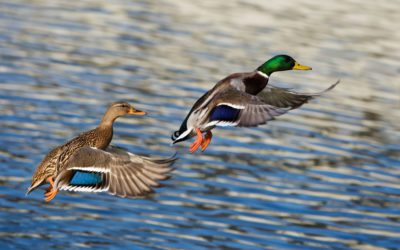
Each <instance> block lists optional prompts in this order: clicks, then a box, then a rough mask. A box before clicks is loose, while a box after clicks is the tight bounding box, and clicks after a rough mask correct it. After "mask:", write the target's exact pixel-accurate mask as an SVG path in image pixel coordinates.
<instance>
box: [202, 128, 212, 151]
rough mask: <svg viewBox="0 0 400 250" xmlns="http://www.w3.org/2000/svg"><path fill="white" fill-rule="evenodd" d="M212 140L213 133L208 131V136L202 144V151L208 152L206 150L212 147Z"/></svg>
mask: <svg viewBox="0 0 400 250" xmlns="http://www.w3.org/2000/svg"><path fill="white" fill-rule="evenodd" d="M211 139H212V133H211V131H207V134H206V136H205V138H204V141H203V142H202V143H201V151H202V152H203V151H204V150H206V148H207V147H208V145H210V142H211Z"/></svg>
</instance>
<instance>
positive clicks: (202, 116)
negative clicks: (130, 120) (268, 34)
mask: <svg viewBox="0 0 400 250" xmlns="http://www.w3.org/2000/svg"><path fill="white" fill-rule="evenodd" d="M285 70H311V67H309V66H304V65H301V64H299V63H298V62H296V61H295V60H294V59H293V58H292V57H290V56H288V55H277V56H274V57H272V58H271V59H269V60H268V61H266V62H265V63H263V64H262V65H261V66H260V67H258V68H257V69H256V70H255V71H252V72H245V73H234V74H231V75H229V76H227V77H226V78H224V79H222V80H221V81H219V82H218V83H217V84H216V85H215V86H214V87H213V88H212V89H211V90H209V91H208V92H206V93H205V94H204V95H203V96H202V97H200V99H198V100H197V101H196V103H195V104H194V105H193V107H192V109H191V110H190V112H189V114H188V115H187V116H186V118H185V120H184V121H183V122H182V125H181V127H180V129H179V130H178V131H175V132H174V133H173V134H172V136H171V139H172V141H173V144H175V143H178V142H181V141H185V140H188V139H190V138H192V137H195V136H197V138H196V140H195V141H194V143H193V144H192V145H191V146H190V149H189V151H190V152H191V153H193V152H195V151H196V150H197V149H198V148H199V147H201V150H202V151H204V150H205V149H206V148H207V147H208V145H209V144H210V142H211V139H212V133H211V130H212V129H213V128H214V127H216V126H221V127H224V126H237V127H255V126H258V125H261V124H265V123H267V121H270V120H273V119H274V117H276V116H279V115H282V114H284V113H286V112H287V111H289V110H291V109H295V108H298V107H300V106H301V105H303V104H304V103H306V102H307V101H308V100H310V99H311V98H313V97H316V96H318V95H320V94H322V93H324V92H326V91H328V90H330V89H332V88H334V87H335V86H336V84H338V82H337V83H335V84H333V85H332V86H330V87H329V88H328V89H326V90H324V91H322V92H320V93H313V94H306V93H297V92H294V91H290V90H288V89H283V88H278V87H274V86H270V85H268V86H267V84H268V80H269V77H270V75H271V74H272V73H274V72H277V71H285ZM264 89H265V90H264ZM263 90H264V91H263ZM203 133H205V135H204V136H203Z"/></svg>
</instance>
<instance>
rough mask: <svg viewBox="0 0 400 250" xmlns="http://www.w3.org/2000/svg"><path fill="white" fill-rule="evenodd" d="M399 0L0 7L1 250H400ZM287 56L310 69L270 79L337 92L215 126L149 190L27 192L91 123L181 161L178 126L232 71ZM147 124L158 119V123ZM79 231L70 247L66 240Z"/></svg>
mask: <svg viewBox="0 0 400 250" xmlns="http://www.w3.org/2000/svg"><path fill="white" fill-rule="evenodd" d="M399 7H400V6H399V4H398V3H397V2H396V1H383V2H379V3H375V2H374V1H367V2H365V1H363V2H361V1H352V2H346V3H324V4H321V3H320V2H319V1H315V0H307V1H303V2H293V1H289V2H282V1H269V2H268V4H266V3H265V2H263V1H247V0H246V1H230V2H229V3H222V2H215V1H202V2H201V3H198V2H183V1H168V2H163V1H161V2H160V1H135V2H129V3H128V2H126V1H113V2H108V1H83V2H82V1H57V2H43V1H25V0H21V1H13V2H0V20H1V22H0V90H1V91H0V122H1V128H2V130H1V132H0V162H1V166H2V174H0V184H1V185H0V200H1V206H0V215H1V216H0V241H1V245H2V247H3V248H4V249H15V248H16V249H28V248H29V249H31V248H32V247H39V248H41V249H42V248H67V249H68V248H69V249H77V248H87V247H96V248H97V249H120V248H134V249H149V248H150V249H151V248H154V249H196V248H198V249H209V248H226V249H261V248H265V249H396V248H398V245H399V244H400V242H399V240H398V239H399V237H400V235H399V226H400V224H399V218H400V215H399V212H398V204H399V195H400V185H399V183H400V175H399V171H398V168H399V166H400V161H399V159H400V153H399V152H400V145H399V139H400V136H399V135H400V134H399V132H398V131H399V130H400V127H399V123H398V121H399V119H400V109H399V107H400V99H399V93H400V86H399V84H398V80H397V79H398V77H397V76H398V72H399V64H398V61H399V59H400V58H399V56H398V55H400V51H399V46H398V45H397V44H398V39H397V36H396V34H397V33H398V32H397V29H396V27H395V25H393V23H396V22H395V21H394V20H397V19H396V18H397V14H398V13H397V9H399ZM277 53H289V54H291V55H293V56H294V57H296V58H298V59H299V60H300V61H301V62H303V63H304V64H306V65H311V66H312V67H313V69H314V70H313V71H312V72H290V73H283V72H282V73H281V74H276V75H273V79H272V81H271V82H273V84H275V85H278V86H282V87H293V88H295V89H297V90H304V91H317V90H322V89H324V88H325V87H327V86H329V84H330V83H333V82H334V81H335V80H336V79H337V78H340V79H341V84H340V85H339V86H338V87H337V88H336V89H335V90H334V91H332V92H331V93H329V94H328V95H326V96H325V97H322V98H319V99H317V100H314V101H312V102H311V103H310V104H308V105H306V106H304V108H302V109H299V110H295V111H293V112H290V113H289V114H288V115H285V116H283V117H281V118H280V119H278V120H277V121H274V122H271V123H269V124H268V126H262V127H260V128H255V129H246V128H241V129H217V130H216V133H217V136H215V138H214V140H213V144H212V145H211V147H209V148H208V149H207V152H206V153H205V154H195V155H190V154H188V153H187V146H188V144H184V145H182V146H177V147H176V148H175V149H176V150H177V151H178V154H179V157H180V158H181V160H180V161H179V162H178V164H177V170H176V171H175V174H174V177H173V178H172V179H171V180H169V181H168V182H166V183H165V186H164V187H163V188H161V189H159V190H158V192H157V193H156V194H154V195H153V196H152V197H149V198H148V199H136V200H127V199H118V198H115V197H111V196H107V195H101V194H99V195H93V194H81V193H62V194H60V195H58V196H57V198H56V199H55V200H54V202H52V203H50V204H45V203H44V202H43V201H42V193H41V192H40V191H38V192H36V193H33V194H32V196H29V197H25V196H24V194H25V190H26V187H27V186H28V185H29V181H30V175H31V174H32V172H33V169H34V168H35V165H36V164H37V163H38V162H39V161H40V160H41V158H42V157H43V155H44V154H46V153H47V152H48V151H49V149H50V148H51V147H54V146H56V145H58V144H61V143H63V142H65V140H67V139H68V138H72V137H73V136H74V135H76V134H77V133H78V132H80V131H84V130H87V129H89V128H92V127H94V126H96V124H97V123H98V121H99V119H100V117H101V115H102V114H103V112H104V109H105V108H106V106H107V104H108V103H110V102H113V101H115V100H128V101H130V102H133V103H136V106H137V107H138V108H139V107H140V109H143V110H146V111H148V112H149V114H150V115H149V116H148V117H146V118H145V119H134V118H131V119H121V120H119V121H118V122H117V124H116V127H115V131H116V136H115V140H114V142H115V143H116V144H118V145H121V146H123V147H126V148H128V149H129V150H130V151H133V152H137V153H141V154H152V155H163V156H168V155H170V154H171V153H172V152H173V151H174V149H173V148H170V147H169V145H170V139H169V134H170V132H171V131H173V130H175V129H176V128H177V127H178V126H179V124H180V122H181V120H182V119H183V118H184V116H185V114H186V112H187V110H188V108H189V107H190V105H191V104H193V102H194V101H195V99H197V98H198V97H199V96H200V95H201V94H202V93H204V91H206V90H207V89H209V88H210V87H211V86H213V84H214V83H215V82H217V81H218V80H219V79H221V78H222V77H224V76H226V75H227V74H228V73H231V72H237V71H247V70H251V69H253V68H254V67H255V66H256V65H259V64H260V63H261V62H262V61H264V60H265V59H267V58H269V57H270V56H272V55H274V54H277ZM150 125H151V126H150ZM71 239H73V240H71Z"/></svg>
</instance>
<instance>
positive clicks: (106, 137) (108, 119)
mask: <svg viewBox="0 0 400 250" xmlns="http://www.w3.org/2000/svg"><path fill="white" fill-rule="evenodd" d="M115 119H117V117H116V116H115V115H112V114H111V113H109V112H107V113H106V114H105V115H104V116H103V119H102V120H101V123H100V125H99V126H98V127H97V131H98V142H97V143H96V148H100V149H105V148H107V146H108V145H109V144H110V142H111V139H112V137H113V124H114V121H115Z"/></svg>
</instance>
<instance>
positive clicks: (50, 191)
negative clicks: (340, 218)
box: [44, 177, 58, 202]
mask: <svg viewBox="0 0 400 250" xmlns="http://www.w3.org/2000/svg"><path fill="white" fill-rule="evenodd" d="M47 181H48V182H49V183H50V187H48V188H46V192H45V194H44V197H45V198H44V200H45V201H46V202H49V201H51V200H52V199H54V197H56V195H57V193H58V189H56V188H55V187H54V181H53V177H49V178H47Z"/></svg>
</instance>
